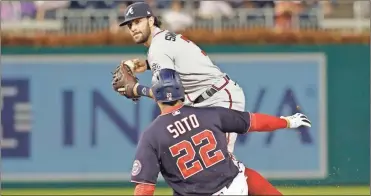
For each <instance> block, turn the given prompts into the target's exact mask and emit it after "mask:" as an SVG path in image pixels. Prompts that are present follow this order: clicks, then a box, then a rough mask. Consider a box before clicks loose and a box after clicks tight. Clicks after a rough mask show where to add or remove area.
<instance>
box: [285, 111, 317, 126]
mask: <svg viewBox="0 0 371 196" xmlns="http://www.w3.org/2000/svg"><path fill="white" fill-rule="evenodd" d="M281 118H283V119H285V120H286V121H287V122H288V128H292V129H295V128H298V127H301V126H305V127H311V126H312V123H311V122H310V120H309V119H308V117H307V116H305V115H304V114H301V113H296V114H294V115H292V116H281Z"/></svg>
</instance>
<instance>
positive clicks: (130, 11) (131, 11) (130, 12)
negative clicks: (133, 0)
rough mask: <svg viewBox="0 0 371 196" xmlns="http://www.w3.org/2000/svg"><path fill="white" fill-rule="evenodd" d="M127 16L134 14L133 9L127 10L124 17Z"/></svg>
mask: <svg viewBox="0 0 371 196" xmlns="http://www.w3.org/2000/svg"><path fill="white" fill-rule="evenodd" d="M129 14H134V10H133V7H130V8H129V10H128V11H127V12H126V16H129Z"/></svg>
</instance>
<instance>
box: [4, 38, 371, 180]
mask: <svg viewBox="0 0 371 196" xmlns="http://www.w3.org/2000/svg"><path fill="white" fill-rule="evenodd" d="M203 49H204V50H205V51H207V52H208V53H209V55H210V56H211V58H212V59H213V60H214V61H215V62H216V63H217V64H218V65H219V66H220V67H221V69H222V70H223V71H225V72H227V73H228V74H229V75H230V76H231V78H233V80H235V81H237V82H238V83H239V85H240V86H242V87H243V89H244V90H245V94H246V103H247V106H246V109H247V110H250V111H253V112H264V113H270V114H275V115H289V114H292V113H294V112H298V111H300V112H304V113H305V114H307V115H308V116H309V118H310V119H311V120H312V122H313V127H312V128H310V129H301V130H300V131H289V130H282V131H279V132H276V133H273V134H266V133H254V134H250V135H248V136H240V137H239V139H238V142H237V144H236V148H235V154H236V156H237V157H238V158H239V159H240V160H242V161H243V162H244V163H246V164H247V165H248V166H249V167H251V168H254V169H257V170H258V171H260V172H262V173H263V174H264V175H265V176H266V177H268V178H269V179H271V180H273V182H274V183H275V184H284V185H288V184H296V185H340V184H362V185H363V184H369V177H370V170H369V163H370V161H369V160H370V157H369V155H370V148H369V142H370V135H369V134H370V121H369V119H370V112H369V111H370V50H369V46H368V45H336V46H334V45H333V46H205V47H203ZM2 53H3V54H5V55H4V56H2V58H1V65H2V70H1V72H2V80H1V81H2V90H1V91H2V95H3V96H4V104H3V111H2V126H3V127H2V128H3V140H2V151H1V152H2V180H3V181H5V182H7V183H6V184H4V185H5V186H9V187H19V185H20V182H21V181H22V182H32V183H33V184H32V186H34V185H35V184H34V183H35V182H41V183H43V185H47V184H46V183H45V182H49V183H50V182H54V183H57V184H58V183H59V184H60V185H62V186H63V184H64V185H66V183H68V184H69V185H88V184H90V185H92V184H94V185H95V186H96V185H103V186H116V185H117V186H121V185H122V184H121V183H120V181H127V180H128V179H129V174H130V170H131V164H132V159H133V156H134V151H135V146H136V142H137V141H138V136H139V134H140V131H141V130H143V129H144V128H145V127H146V126H147V125H148V124H149V123H150V122H151V120H152V119H153V118H154V117H155V116H156V115H157V114H158V108H157V107H156V106H155V104H154V103H153V102H152V101H151V100H149V99H146V98H143V99H142V100H141V101H140V102H139V103H138V104H133V103H132V102H131V101H128V100H126V99H125V98H123V97H120V96H118V95H117V94H115V93H114V92H113V91H112V88H111V85H110V82H111V74H110V71H112V70H113V69H114V68H115V67H116V65H117V63H118V62H120V60H122V59H129V58H133V57H144V54H145V49H144V48H143V47H116V48H115V47H96V48H94V47H90V48H27V47H25V48H3V51H2ZM150 77H151V74H150V73H145V74H143V75H140V76H139V79H140V81H141V82H142V83H144V84H149V82H150ZM297 106H299V107H297ZM61 182H63V183H61ZM87 182H92V183H87Z"/></svg>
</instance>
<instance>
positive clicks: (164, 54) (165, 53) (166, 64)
mask: <svg viewBox="0 0 371 196" xmlns="http://www.w3.org/2000/svg"><path fill="white" fill-rule="evenodd" d="M156 46H157V45H154V46H153V47H151V49H150V51H149V53H148V59H147V61H148V64H149V67H150V68H151V69H152V72H153V73H156V72H158V71H159V70H161V69H174V70H175V57H174V55H173V52H172V51H171V49H170V48H169V47H170V46H171V45H169V44H166V45H164V46H162V47H156Z"/></svg>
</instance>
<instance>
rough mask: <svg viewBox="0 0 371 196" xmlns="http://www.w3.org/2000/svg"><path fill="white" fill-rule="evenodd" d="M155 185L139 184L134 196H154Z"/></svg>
mask: <svg viewBox="0 0 371 196" xmlns="http://www.w3.org/2000/svg"><path fill="white" fill-rule="evenodd" d="M155 188H156V187H155V185H149V184H137V185H136V186H135V189H134V196H139V195H146V196H149V195H153V194H154V193H155Z"/></svg>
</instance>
